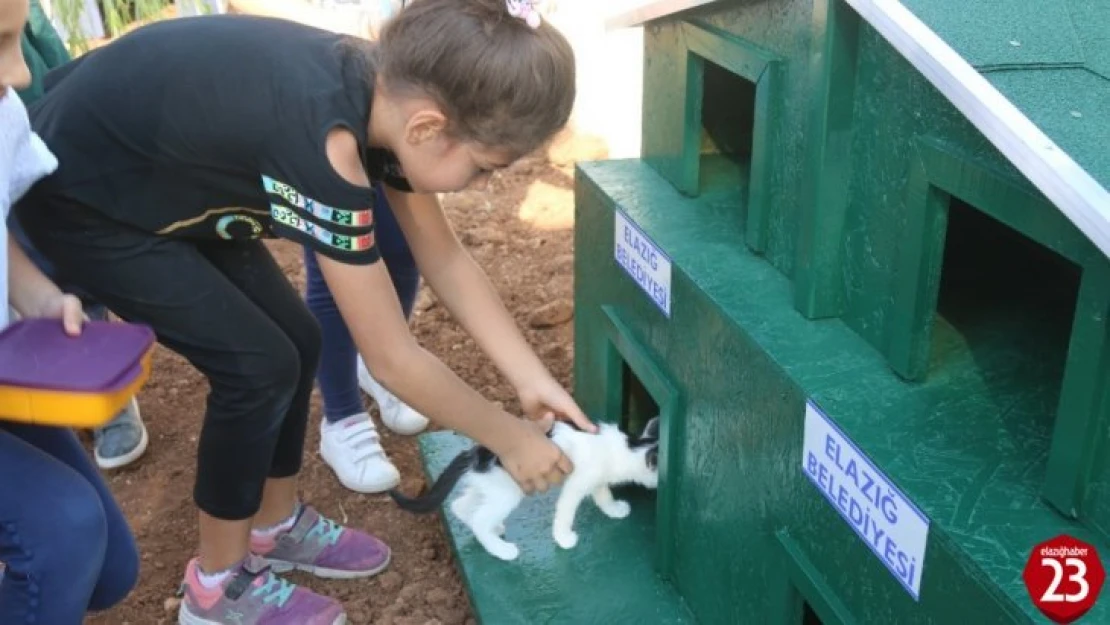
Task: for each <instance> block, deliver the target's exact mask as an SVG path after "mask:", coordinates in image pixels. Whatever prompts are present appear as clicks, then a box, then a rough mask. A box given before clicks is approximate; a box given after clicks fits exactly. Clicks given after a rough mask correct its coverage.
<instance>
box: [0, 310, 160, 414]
mask: <svg viewBox="0 0 1110 625" xmlns="http://www.w3.org/2000/svg"><path fill="white" fill-rule="evenodd" d="M154 341H155V337H154V333H153V331H151V330H150V328H148V327H146V326H141V325H134V324H126V323H109V322H87V323H86V324H85V326H84V328H83V329H82V332H81V335H80V336H78V337H70V336H66V335H65V332H64V330H63V328H62V325H61V322H60V321H58V320H56V319H53V320H51V319H30V320H21V321H17V322H16V323H14V324H12V325H10V326H8V327H7V328H5V329H4V330H3V331H0V419H2V420H5V421H19V422H23V423H33V424H36V425H50V426H61V427H75V428H95V427H99V426H101V425H104V424H105V423H107V422H108V421H110V420H111V419H112V418H113V417H114V416H115V415H116V414H118V413H119V411H120V410H121V409H122V408H123V407H124V406H125V405H126V404H127V402H128V401H130V400H131V398H132V397H134V396H135V394H137V393H138V392H139V389H141V388H142V386H143V385H144V384H145V383H146V381H147V379H148V378H149V377H150V368H151V360H152V358H153V353H154Z"/></svg>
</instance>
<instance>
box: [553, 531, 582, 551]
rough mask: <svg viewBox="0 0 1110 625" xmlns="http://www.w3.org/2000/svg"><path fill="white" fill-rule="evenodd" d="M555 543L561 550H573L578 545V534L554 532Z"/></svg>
mask: <svg viewBox="0 0 1110 625" xmlns="http://www.w3.org/2000/svg"><path fill="white" fill-rule="evenodd" d="M554 536H555V543H556V544H558V545H559V546H560V547H562V548H563V549H574V546H575V545H577V544H578V534H577V533H576V532H573V531H571V532H555V534H554Z"/></svg>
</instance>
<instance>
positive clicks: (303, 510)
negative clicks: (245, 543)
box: [251, 506, 391, 579]
mask: <svg viewBox="0 0 1110 625" xmlns="http://www.w3.org/2000/svg"><path fill="white" fill-rule="evenodd" d="M298 514H299V516H298V517H297V520H296V521H295V522H294V523H293V527H291V528H289V529H288V530H282V531H279V532H278V533H276V534H275V535H272V536H266V537H262V536H259V535H257V534H256V533H254V532H252V533H251V552H252V553H255V554H257V555H259V556H261V557H262V558H263V559H264V560H265V561H266V562H268V563H269V564H271V565H272V566H273V567H274V570H275V571H278V572H285V571H291V570H293V569H297V570H298V571H305V572H307V573H312V574H314V575H316V576H317V577H326V578H331V579H352V578H356V577H369V576H371V575H376V574H378V573H380V572H382V571H384V570H385V568H386V567H387V566H389V559H390V555H391V554H390V551H389V547H388V546H386V544H385V543H383V542H382V541H380V540H378V539H377V538H374V537H373V536H371V535H369V534H367V533H364V532H359V531H357V530H353V529H350V528H346V527H343V526H341V525H339V524H338V523H336V522H335V521H332V520H331V519H327V518H325V517H323V516H321V515H320V513H319V512H317V511H316V509H315V508H313V507H312V506H300V511H299V513H298Z"/></svg>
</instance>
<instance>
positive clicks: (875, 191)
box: [422, 0, 1110, 625]
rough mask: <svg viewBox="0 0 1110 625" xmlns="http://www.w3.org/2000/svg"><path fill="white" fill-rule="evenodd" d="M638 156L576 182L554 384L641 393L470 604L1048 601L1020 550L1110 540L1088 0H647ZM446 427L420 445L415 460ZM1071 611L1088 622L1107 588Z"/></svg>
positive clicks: (583, 174)
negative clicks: (648, 455) (556, 538)
mask: <svg viewBox="0 0 1110 625" xmlns="http://www.w3.org/2000/svg"><path fill="white" fill-rule="evenodd" d="M612 25H613V26H614V27H624V26H638V25H642V26H643V27H644V42H645V43H644V45H645V48H644V68H643V72H644V74H643V76H644V102H643V111H642V115H643V140H642V146H643V148H642V150H643V154H642V157H641V158H638V159H629V160H612V161H604V162H594V163H584V164H581V165H580V166H579V169H578V171H577V178H576V195H575V200H576V225H575V233H576V254H575V258H576V261H575V294H576V316H575V394H576V396H577V398H578V399H579V401H580V403H581V404H582V406H583V407H584V408H585V409H586V410H587V411H588V412H589V413H591V414H593V415H597V416H598V417H599V418H602V419H605V420H610V421H617V422H625V423H628V424H630V426H632V427H635V426H636V425H638V424H640V423H643V422H644V421H645V420H646V419H647V418H649V417H650V416H652V415H654V414H661V415H662V423H663V440H662V450H661V451H662V453H661V483H660V488H659V490H658V491H657V492H656V493H647V494H645V493H641V492H638V491H635V490H631V491H630V493H629V496H630V497H631V498H632V502H633V514H632V516H631V517H630V518H629V519H626V520H623V521H612V520H609V519H606V518H604V517H603V516H602V515H600V514H599V513H597V511H596V510H592V509H589V508H590V506H589V505H586V506H584V507H583V512H582V513H581V516H580V520H579V526H580V531H579V534H580V536H581V541H580V543H579V545H578V547H577V548H576V549H574V550H572V551H562V550H560V549H559V548H558V547H557V546H555V545H554V543H553V542H552V540H551V538H550V526H549V519H550V506H551V503H552V497H551V496H550V495H548V496H546V497H541V498H536V499H535V500H530V501H529V502H527V503H526V505H525V506H524V507H522V508H521V509H520V510H519V511H518V514H517V515H516V516H515V517H513V519H512V523H511V526H512V528H511V529H510V537H511V538H512V539H514V540H516V541H517V542H518V543H519V544H520V545H521V548H522V555H521V557H520V559H519V561H518V562H516V563H513V564H505V563H503V562H500V561H496V560H494V559H493V558H492V557H490V556H489V555H488V554H486V553H485V552H484V551H482V550H481V549H480V547H478V546H477V545H475V544H474V543H473V539H472V538H471V537H470V536H469V534H468V533H467V532H466V531H465V530H463V529H460V528H459V527H457V526H456V525H455V524H454V523H453V522H449V523H448V526H449V529H450V533H451V538H452V540H453V542H454V545H455V548H456V554H457V556H458V558H459V561H460V562H461V567H462V571H463V573H464V576H465V578H466V582H467V585H468V589H469V592H470V597H471V600H472V604H473V607H474V610H475V612H476V614H477V615H478V617H479V619H480V621H481V622H482V623H487V624H501V623H505V624H509V623H521V624H531V623H557V624H563V623H567V624H586V623H598V624H605V625H609V624H617V623H636V624H643V625H648V624H651V625H655V624H659V623H700V624H713V625H718V624H720V625H732V624H743V623H753V624H762V623H767V624H780V623H781V624H784V625H785V624H802V623H806V624H809V623H825V624H831V623H860V624H864V623H875V624H884V625H886V624H891V623H897V624H899V625H908V624H914V623H961V622H967V623H982V624H987V623H1028V622H1048V621H1047V620H1046V619H1045V617H1044V616H1042V615H1041V613H1040V612H1039V611H1038V609H1037V608H1036V607H1035V606H1034V604H1033V602H1032V600H1031V598H1030V595H1029V593H1028V591H1027V590H1026V587H1025V585H1024V584H1023V582H1022V569H1023V568H1024V567H1025V564H1026V561H1027V560H1028V559H1029V556H1030V553H1031V550H1032V548H1033V546H1034V545H1035V544H1036V543H1039V542H1041V541H1044V540H1046V539H1048V538H1051V537H1053V536H1056V535H1059V534H1070V535H1072V536H1075V537H1077V538H1079V539H1082V540H1085V541H1087V542H1089V543H1091V544H1092V545H1094V546H1096V547H1097V548H1098V549H1100V551H1101V552H1102V553H1104V554H1107V556H1108V557H1110V462H1108V461H1110V434H1108V432H1110V397H1108V394H1110V331H1108V327H1107V324H1108V322H1110V261H1108V260H1107V257H1108V255H1110V194H1108V193H1107V190H1106V189H1107V188H1108V187H1110V149H1108V147H1107V146H1108V145H1110V3H1108V2H1106V1H1105V0H1038V1H1037V2H1031V1H1030V0H992V1H990V2H988V1H987V0H902V2H901V3H899V2H896V1H894V0H889V1H885V0H718V1H706V0H701V1H698V0H658V1H655V2H647V3H645V4H643V5H641V6H639V7H637V8H636V9H635V10H632V11H630V12H628V13H627V14H625V15H622V16H620V17H618V18H616V19H615V20H614V21H613V23H612ZM465 444H466V442H465V441H463V440H462V439H461V438H460V437H457V436H455V435H453V434H443V433H437V434H431V435H427V436H425V437H424V438H423V440H422V445H423V450H424V453H425V457H426V460H427V466H428V468H429V472H430V473H431V474H436V473H438V471H439V470H441V468H442V467H443V465H444V464H445V463H446V461H447V460H448V459H449V458H450V457H451V455H453V453H454V452H455V451H457V450H458V449H459V448H460V447H461V446H463V445H465ZM1080 622H1090V623H1107V622H1110V599H1104V600H1103V601H1101V602H1098V603H1096V604H1095V606H1094V608H1093V609H1092V610H1091V611H1090V612H1088V613H1087V614H1086V616H1084V617H1083V620H1082V621H1080Z"/></svg>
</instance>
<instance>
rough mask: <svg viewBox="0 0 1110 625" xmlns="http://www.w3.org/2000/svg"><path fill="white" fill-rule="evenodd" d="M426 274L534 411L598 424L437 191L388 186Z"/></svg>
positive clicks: (532, 413)
mask: <svg viewBox="0 0 1110 625" xmlns="http://www.w3.org/2000/svg"><path fill="white" fill-rule="evenodd" d="M385 193H386V197H387V198H388V199H389V205H390V207H392V209H393V212H394V215H396V217H397V222H398V224H399V225H400V226H401V230H402V231H403V232H404V234H405V239H406V240H407V241H408V243H409V247H410V248H412V253H413V257H414V258H415V259H416V264H417V266H418V267H419V268H420V273H421V275H423V276H424V279H425V280H427V281H428V285H429V286H431V288H432V290H433V291H435V293H436V295H437V296H438V297H439V299H440V301H442V302H443V304H444V305H445V306H446V307H447V309H448V310H450V311H451V314H452V315H454V317H455V318H456V319H457V320H458V322H459V324H460V325H462V326H463V328H465V329H466V331H467V332H468V333H469V334H470V335H471V336H472V337H474V341H475V342H476V343H478V345H479V346H480V347H481V348H482V350H483V351H485V352H486V353H487V354H488V355H489V357H490V359H491V360H493V362H494V364H495V365H496V366H497V368H498V369H499V370H500V371H501V372H502V373H503V374H504V375H505V377H506V378H508V379H509V381H510V383H512V385H513V386H514V387H515V388H516V390H517V393H518V394H519V395H520V399H521V403H522V404H524V408H525V410H526V411H528V412H529V413H530V416H533V417H536V418H539V417H543V416H545V415H547V414H551V413H555V414H558V415H559V416H561V417H563V418H565V419H568V420H570V421H572V422H574V423H575V424H576V425H577V426H578V427H580V428H583V429H585V430H587V431H591V432H593V431H596V427H595V426H594V425H593V423H591V422H590V420H589V419H588V418H587V417H586V415H585V414H584V413H583V412H582V410H581V409H580V408H579V407H578V404H576V403H575V402H574V400H573V399H572V398H571V397H570V395H568V394H567V393H566V391H565V390H564V389H563V388H562V386H561V385H560V384H558V382H556V381H555V379H554V378H553V377H552V375H551V373H550V372H549V371H548V370H547V367H545V366H544V364H543V362H542V361H541V360H540V359H539V357H538V356H537V355H536V353H535V351H534V350H533V349H532V346H531V345H529V344H528V341H527V340H526V339H525V338H524V335H523V334H522V333H521V332H520V329H519V328H518V327H517V325H516V322H515V320H514V319H513V317H512V315H510V314H509V311H508V310H506V309H505V305H504V304H503V303H502V301H501V298H500V297H499V296H498V294H497V291H496V290H495V289H494V288H493V285H492V284H490V281H489V279H488V278H487V277H486V274H485V272H483V271H482V269H481V267H479V266H478V264H477V263H475V262H474V259H473V258H471V256H470V254H468V253H467V251H466V250H465V249H464V248H463V246H462V244H460V243H459V240H458V238H457V237H456V236H455V233H454V231H452V229H451V225H450V224H449V223H448V221H447V217H446V216H445V215H444V214H443V208H442V207H441V206H440V204H439V200H438V199H436V196H435V195H432V194H425V193H402V192H399V191H395V190H393V189H390V188H389V187H388V186H387V187H385Z"/></svg>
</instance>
